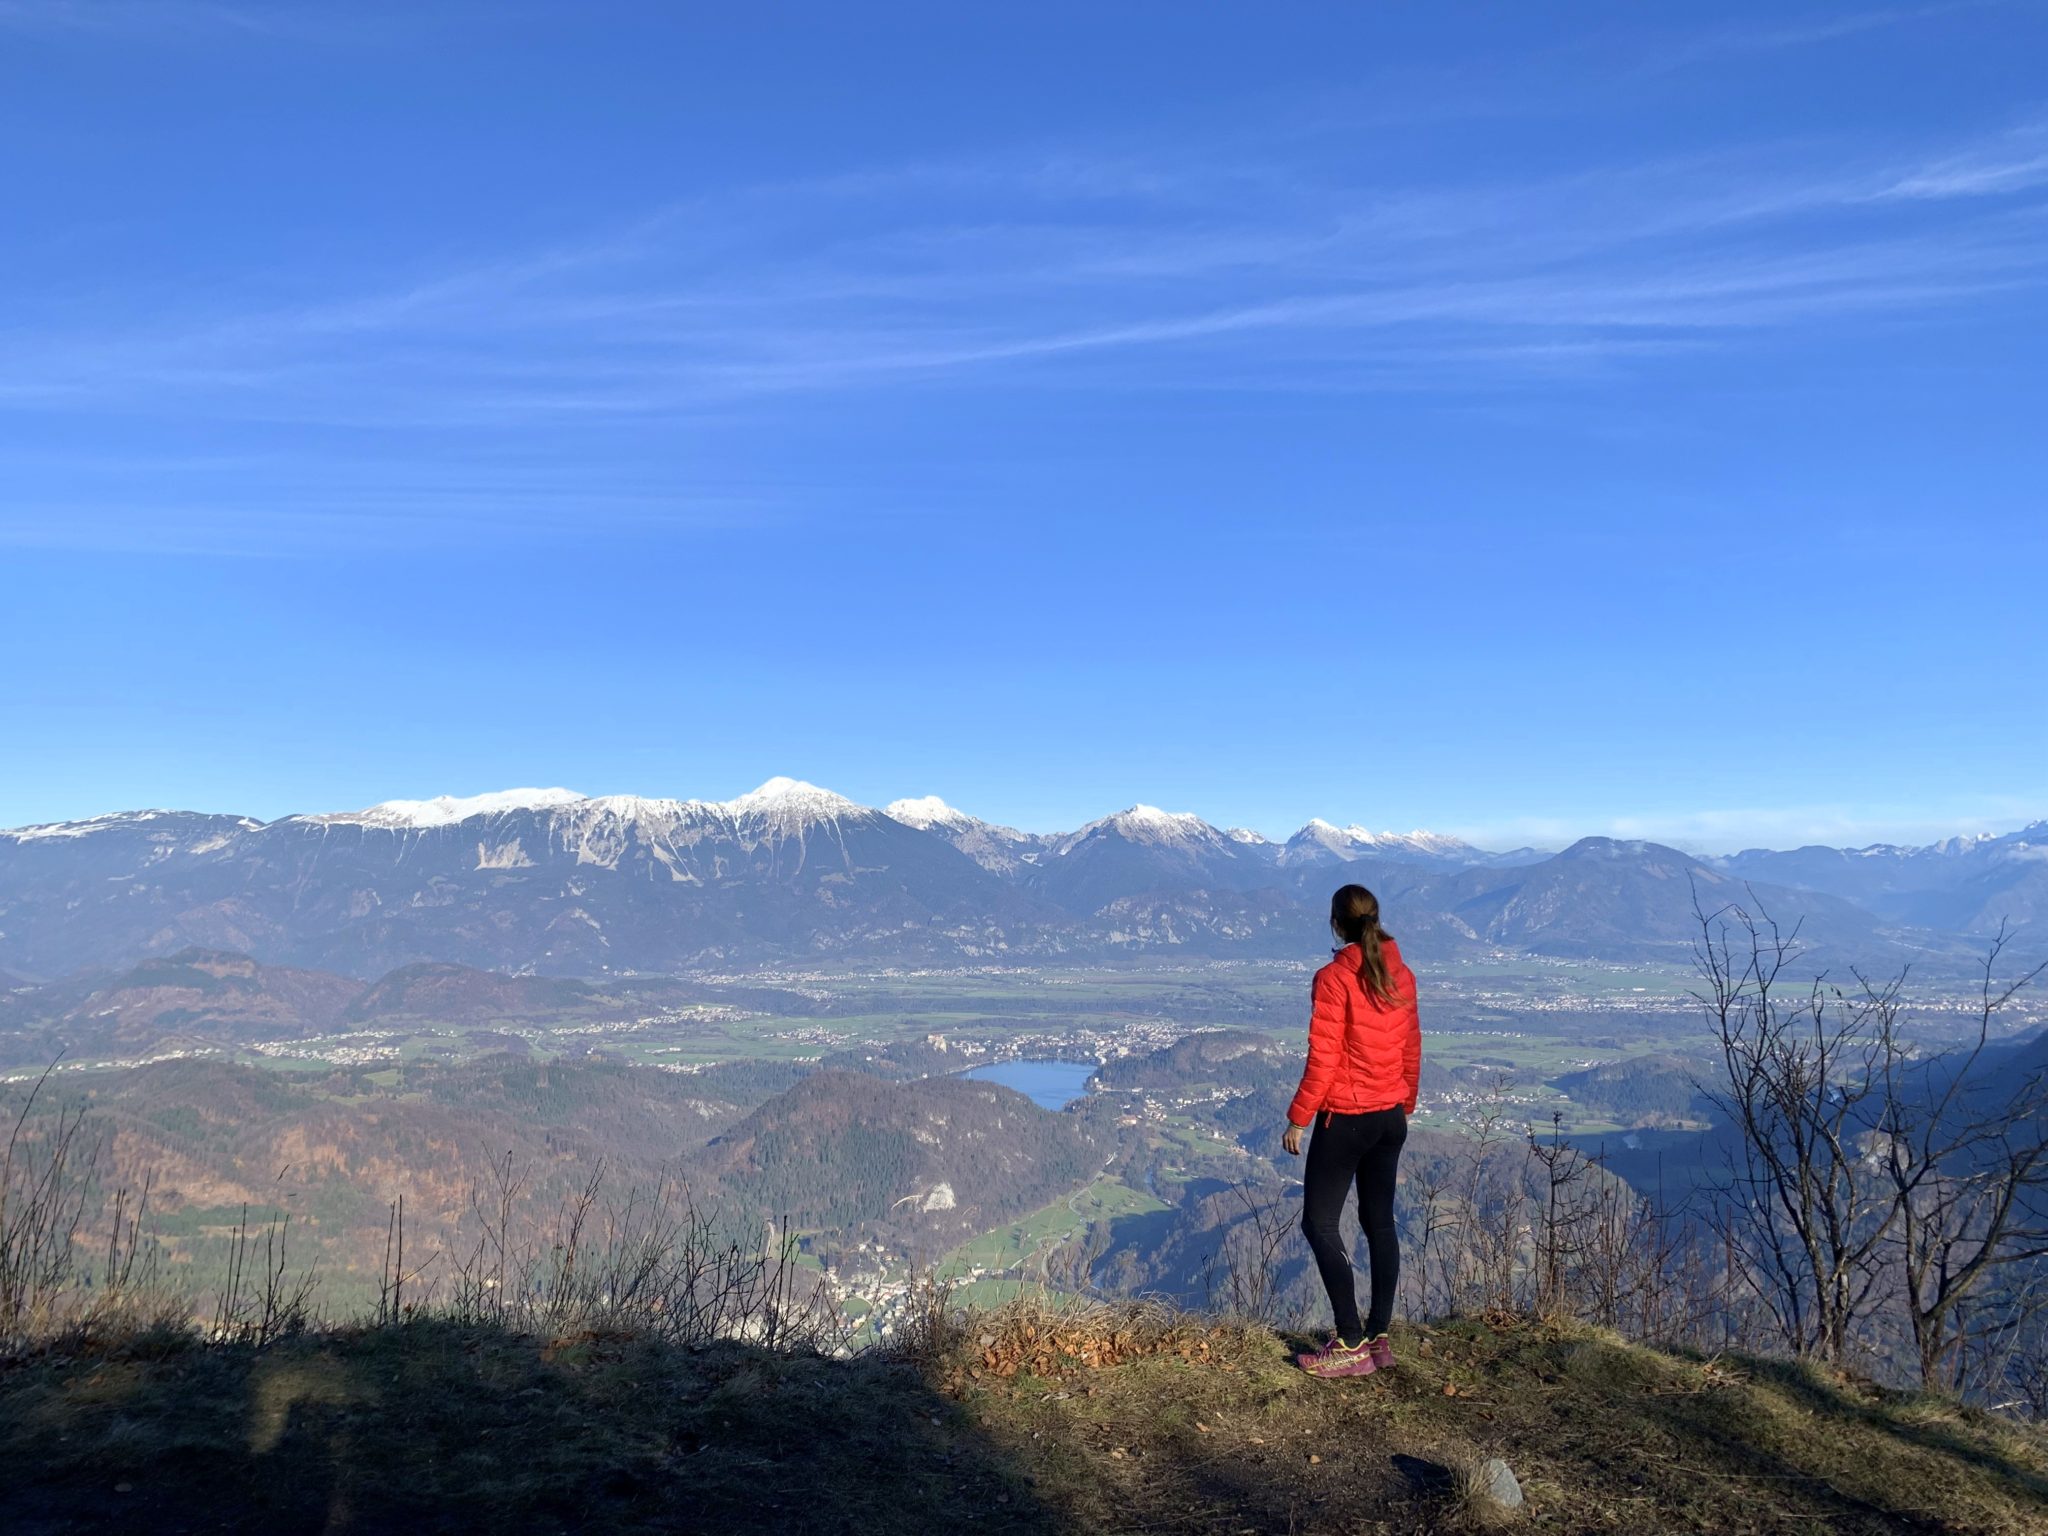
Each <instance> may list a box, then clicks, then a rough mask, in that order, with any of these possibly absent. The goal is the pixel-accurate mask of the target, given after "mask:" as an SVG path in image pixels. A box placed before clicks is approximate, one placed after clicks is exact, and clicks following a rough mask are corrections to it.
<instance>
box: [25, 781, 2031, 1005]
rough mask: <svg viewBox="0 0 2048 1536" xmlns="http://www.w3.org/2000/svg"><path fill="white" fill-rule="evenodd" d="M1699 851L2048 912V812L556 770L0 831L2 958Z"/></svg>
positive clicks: (292, 944)
mask: <svg viewBox="0 0 2048 1536" xmlns="http://www.w3.org/2000/svg"><path fill="white" fill-rule="evenodd" d="M1353 866H1356V872H1355V873H1354V870H1353ZM1681 876H1683V878H1681ZM1707 877H1713V878H1716V879H1719V880H1721V881H1723V882H1729V883H1731V887H1732V886H1742V885H1745V884H1747V885H1754V887H1755V888H1756V889H1757V890H1758V891H1759V892H1764V893H1775V894H1771V898H1770V899H1771V902H1772V910H1773V911H1803V912H1806V913H1807V914H1808V915H1809V916H1811V917H1812V918H1813V919H1814V920H1815V922H1814V924H1813V926H1812V927H1811V928H1810V929H1809V931H1811V932H1826V933H1828V934H1830V935H1832V937H1833V941H1834V942H1835V943H1837V944H1839V945H1841V946H1842V947H1843V951H1844V953H1850V952H1852V950H1851V946H1855V945H1862V946H1865V948H1866V950H1867V951H1868V952H1870V953H1872V954H1876V955H1880V956H1881V955H1882V954H1883V953H1885V950H1884V946H1886V945H1888V944H1890V945H1896V946H1899V952H1901V953H1903V952H1906V951H1911V952H1912V953H1915V954H1919V955H1923V956H1924V955H1937V956H1938V955H1945V954H1949V953H1952V952H1955V953H1966V952H1967V946H1964V948H1963V949H1961V950H1958V949H1957V948H1956V944H1955V942H1954V941H1953V940H1948V939H1943V938H1942V936H1941V931H1945V932H1947V933H1949V934H1955V933H1959V932H1963V933H1982V932H1985V931H1988V930H1989V929H1991V928H1994V927H1995V926H1996V924H1997V923H1998V921H2000V920H2001V919H2008V920H2010V921H2012V922H2014V923H2019V924H2024V923H2028V922H2048V823H2037V824H2035V825H2034V826H2031V827H2027V828H2023V829H2021V830H2020V831H2018V832H2013V833H2008V834H2004V835H2001V836H1996V837H1974V838H1965V839H1951V840H1949V841H1947V842H1944V843H1940V844H1935V845H1930V846H1929V847H1926V848H1917V849H1916V848H1893V847H1873V848H1864V849H1814V848H1808V849H1797V850H1793V851H1791V852H1788V853H1776V852H1771V851H1767V850H1752V851H1750V852H1746V853H1743V854H1738V855H1734V856H1731V857H1729V858H1726V859H1716V860H1708V861H1697V860H1691V859H1688V858H1687V857H1686V856H1685V855H1683V854H1679V853H1675V852H1674V851H1672V850H1670V849H1666V848H1660V847H1658V846H1657V845H1654V844H1641V843H1619V842H1613V841H1611V840H1607V839H1589V840H1586V841H1584V842H1581V843H1579V844H1576V845H1574V846H1573V847H1572V848H1570V849H1567V850H1566V851H1565V852H1564V853H1562V854H1556V855H1551V854H1541V853H1535V852H1532V851H1530V850H1520V851H1518V852H1516V853H1512V854H1495V853H1488V852H1486V851H1484V850H1481V849H1477V848H1473V847H1471V846H1469V845H1467V844H1465V843H1463V842H1460V841H1459V840H1457V839H1455V838H1448V837H1442V836H1438V835H1434V834H1429V833H1409V834H1392V833H1375V832H1372V831H1370V830H1368V829H1367V828H1365V827H1362V826H1355V825H1354V826H1342V827H1340V826H1337V825H1335V824H1333V823H1330V822H1326V821H1321V820H1317V821H1312V822H1311V823H1309V825H1308V826H1306V827H1304V828H1303V829H1302V830H1301V831H1299V832H1297V833H1296V834H1295V835H1294V836H1293V837H1291V838H1289V839H1288V840H1287V841H1286V842H1285V844H1280V843H1275V842H1273V841H1271V840H1269V839H1267V838H1265V837H1263V836H1262V835H1260V834H1259V833H1257V832H1253V831H1249V830H1247V829H1244V828H1233V829H1231V830H1229V831H1223V830H1220V829H1219V828H1217V827H1215V826H1214V825H1212V824H1210V823H1209V822H1207V821H1205V820H1204V819H1203V818H1201V817H1200V816H1197V815H1194V814H1191V813H1187V812H1169V811H1164V810H1161V809H1159V808H1157V807H1155V806H1149V805H1133V806H1130V807H1128V808H1127V809H1125V810H1122V811H1118V812H1116V813H1115V814H1113V815H1110V816H1105V817H1102V818H1100V819H1099V820H1096V821H1092V822H1089V823H1088V824H1087V825H1086V826H1083V827H1080V828H1078V829H1076V830H1075V831H1073V832H1068V833H1063V834H1052V835H1041V834H1035V833H1029V832H1022V831H1019V830H1017V829H1016V828H1014V827H1005V826H1000V825H997V824H994V823H990V822H986V821H983V820H981V819H979V818H977V817H974V816H972V815H969V814H967V813H966V812H963V811H960V810H957V809H956V808H954V807H952V806H950V805H948V804H946V803H945V802H944V801H943V800H940V799H938V798H937V797H935V796H924V797H921V798H917V799H906V800H897V801H894V802H891V803H890V805H889V806H888V807H887V809H886V810H878V809H875V808H873V807H870V806H866V805H862V804H859V803H857V802H855V801H853V800H850V799H848V798H846V797H845V796H843V795H839V794H835V793H833V792H832V791H830V790H827V789H822V788H820V787H818V786H817V785H814V784H808V783H805V782H803V781H801V780H798V779H790V778H775V779H770V780H769V781H767V782H766V783H765V784H762V785H760V786H759V787H758V788H756V789H752V790H749V791H748V792H746V793H744V794H741V795H737V796H735V797H733V798H731V799H726V800H712V799H664V798H652V797H644V796H638V795H598V796H583V795H579V794H577V793H575V792H573V791H571V790H567V789H561V788H553V789H517V790H501V791H496V792H493V793H487V794H478V795H468V796H452V795H443V796H437V797H434V798H430V799H423V800H386V801H383V802H381V803H379V804H377V805H373V806H370V807H367V808H365V809H363V810H357V811H340V812H328V813H323V814H310V815H295V816H287V817H283V818H281V819H279V820H276V821H271V822H262V821H257V820H254V819H252V818H249V817H246V816H232V815H204V814H199V813H194V812H186V811H168V810H149V811H130V812H121V813H116V814H111V815H106V816H97V817H92V818H88V819H86V820H82V821H74V822H62V823H52V824H45V825H40V826H33V827H23V828H19V829H17V830H15V831H11V832H0V973H5V974H10V975H14V976H17V977H25V978H27V979H28V980H29V981H35V980H38V979H41V980H48V979H51V978H54V977H56V976H60V975H64V974H67V973H70V972H73V971H77V970H79V969H80V968H82V967H93V966H120V965H132V964H133V963H135V962H136V961H137V960H139V959H143V958H146V957H149V956H152V955H167V954H172V953H176V952H179V951H181V950H184V949H186V948H188V947H192V946H198V947H200V948H204V949H209V950H217V951H222V952H232V953H236V954H242V955H248V956H252V957H254V958H255V959H256V960H257V961H259V962H260V963H263V964H267V965H280V966H302V967H317V968H321V969H326V970H334V971H345V972H349V973H352V974H355V975H358V976H371V975H378V974H382V973H384V972H386V971H389V970H393V969H395V968H397V967H400V966H404V965H409V964H414V963H418V962H446V963H454V964H461V965H470V966H477V967H482V968H488V969H494V970H502V971H540V972H547V973H553V974H582V975H595V974H601V973H604V972H607V971H610V972H617V971H622V970H623V971H661V970H675V969H680V968H689V967H699V966H717V967H721V968H724V967H732V966H753V965H760V964H769V963H783V962H787V961H789V960H792V959H806V958H810V959H817V960H829V961H832V962H834V963H837V962H838V961H840V960H848V961H856V960H857V961H859V962H863V963H873V962H876V961H890V962H894V961H915V962H918V963H929V962H934V961H939V962H945V963H957V962H960V961H972V960H977V959H991V958H1004V959H1029V958H1033V957H1038V958H1050V957H1054V956H1060V955H1067V956H1075V957H1082V956H1095V957H1098V958H1099V957H1102V956H1104V955H1107V954H1113V953H1133V952H1136V953H1143V952H1154V951H1166V952H1171V951H1179V952H1183V953H1196V954H1226V955H1253V954H1274V955H1300V954H1310V955H1313V954H1314V953H1316V952H1317V951H1318V949H1319V948H1320V947H1321V946H1322V945H1323V943H1324V936H1323V932H1322V928H1323V924H1322V916H1323V912H1324V910H1325V909H1324V905H1323V904H1324V902H1325V901H1326V900H1327V897H1328V892H1329V885H1330V881H1331V880H1332V879H1333V878H1346V879H1349V878H1362V879H1364V880H1366V882H1367V883H1369V884H1371V885H1373V886H1374V888H1375V889H1377V890H1379V891H1380V892H1381V894H1382V896H1383V897H1386V898H1388V899H1389V906H1388V912H1389V918H1390V924H1391V925H1392V926H1394V927H1396V929H1397V931H1399V932H1400V933H1401V934H1402V935H1403V937H1404V938H1410V939H1416V940H1420V941H1422V942H1423V944H1424V945H1425V950H1424V951H1423V952H1422V953H1424V954H1426V952H1427V947H1428V946H1435V947H1436V948H1437V949H1438V950H1440V951H1441V952H1443V953H1450V952H1454V951H1456V950H1457V949H1458V948H1459V947H1460V946H1491V945H1506V946H1510V947H1526V948H1538V947H1540V948H1542V949H1544V950H1545V951H1546V952H1548V953H1552V954H1560V955H1564V954H1574V953H1583V954H1586V955H1597V956H1600V957H1603V958H1628V957H1630V956H1639V957H1643V958H1649V957H1653V956H1654V957H1655V958H1658V959H1659V960H1669V959H1671V958H1672V954H1671V948H1672V946H1673V944H1674V943H1675V942H1676V940H1675V938H1674V935H1676V934H1678V933H1680V932H1682V931H1683V929H1684V928H1685V925H1686V924H1687V923H1689V922H1690V921H1691V910H1690V906H1689V900H1681V898H1684V897H1686V893H1687V891H1688V890H1689V888H1690V887H1691V885H1692V884H1694V883H1697V882H1701V881H1703V880H1705V879H1706V878H1707ZM1807 893H1820V894H1818V895H1815V894H1807ZM1829 896H1835V897H1840V898H1842V899H1841V900H1839V901H1829V900H1827V899H1826V898H1827V897H1829ZM1674 902H1675V903H1677V905H1675V906H1674V905H1673V903H1674ZM1850 903H1854V906H1853V907H1852V906H1851V905H1850ZM1667 908H1669V910H1666V909H1667ZM1859 914H1860V915H1859ZM1902 924H1909V925H1913V926H1912V929H1911V931H1910V933H1909V932H1908V930H1906V929H1904V928H1902V927H1900V926H1899V925H1902ZM1935 930H1939V931H1935ZM1679 958H1681V959H1682V956H1680V957H1679Z"/></svg>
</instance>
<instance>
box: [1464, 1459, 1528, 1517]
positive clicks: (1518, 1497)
mask: <svg viewBox="0 0 2048 1536" xmlns="http://www.w3.org/2000/svg"><path fill="white" fill-rule="evenodd" d="M1472 1494H1473V1496H1474V1497H1475V1498H1479V1499H1484V1500H1485V1501H1486V1502H1487V1503H1489V1504H1492V1505H1495V1506H1497V1507H1498V1508H1501V1509H1520V1508H1521V1507H1522V1485H1521V1484H1520V1483H1518V1482H1516V1481H1515V1474H1514V1473H1513V1472H1511V1471H1509V1470H1508V1464H1507V1463H1506V1462H1504V1461H1502V1460H1501V1459H1500V1458H1499V1457H1498V1456H1489V1457H1487V1458H1486V1460H1484V1461H1482V1462H1481V1463H1479V1469H1478V1470H1477V1471H1476V1472H1474V1473H1473V1474H1472Z"/></svg>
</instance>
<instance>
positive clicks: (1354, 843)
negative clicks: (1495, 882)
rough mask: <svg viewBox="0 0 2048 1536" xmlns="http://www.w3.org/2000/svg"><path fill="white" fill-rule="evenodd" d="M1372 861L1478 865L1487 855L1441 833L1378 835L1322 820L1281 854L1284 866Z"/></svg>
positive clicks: (1312, 823) (1356, 826) (1289, 841)
mask: <svg viewBox="0 0 2048 1536" xmlns="http://www.w3.org/2000/svg"><path fill="white" fill-rule="evenodd" d="M1371 857H1378V858H1388V859H1422V860H1427V861H1429V862H1433V863H1454V864H1474V863H1483V862H1485V860H1486V858H1487V855H1485V854H1483V853H1481V852H1480V851H1479V850H1478V849H1476V848H1474V847H1473V846H1472V845H1471V844H1470V843H1466V842H1462V841H1460V840H1459V839H1457V838H1455V837H1446V836H1444V835H1443V834H1442V833H1440V832H1426V831H1422V830H1420V829H1418V830H1416V831H1414V832H1375V831H1373V830H1372V829H1371V828H1370V827H1365V826H1361V825H1359V824H1358V823H1356V822H1353V823H1352V824H1351V825H1350V826H1346V827H1340V826H1338V825H1336V823H1334V822H1328V821H1324V820H1323V819H1322V818H1321V817H1320V816H1318V817H1316V818H1314V819H1313V820H1312V821H1310V822H1309V824H1308V825H1307V826H1305V827H1303V828H1302V829H1301V830H1300V831H1299V832H1297V833H1295V834H1294V836H1292V837H1290V838H1289V839H1287V846H1286V847H1285V848H1284V849H1282V850H1281V862H1282V863H1284V864H1328V863H1339V864H1342V863H1349V862H1350V861H1351V860H1353V859H1363V858H1371Z"/></svg>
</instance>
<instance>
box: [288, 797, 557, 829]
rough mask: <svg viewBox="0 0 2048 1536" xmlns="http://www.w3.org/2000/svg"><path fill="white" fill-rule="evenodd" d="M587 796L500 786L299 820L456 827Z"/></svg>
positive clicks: (383, 802) (386, 802)
mask: <svg viewBox="0 0 2048 1536" xmlns="http://www.w3.org/2000/svg"><path fill="white" fill-rule="evenodd" d="M582 799H583V796H582V795H579V794H577V793H576V791H575V790H573V789H500V790H496V791H494V792H492V793H490V794H485V795H436V796H435V797H434V798H433V799H431V800H385V801H381V802H379V803H378V804H376V805H373V806H370V807H369V808H368V809H366V810H360V811H334V812H331V813H329V814H327V815H324V816H300V817H295V818H293V819H294V820H298V821H310V822H316V823H319V824H321V825H324V826H358V827H452V826H454V825H455V824H456V823H458V822H464V821H467V820H469V819H470V817H472V816H496V815H499V814H501V813H503V812H505V811H536V810H544V809H549V808H552V807H554V806H558V805H574V804H575V803H577V802H578V801H580V800H582Z"/></svg>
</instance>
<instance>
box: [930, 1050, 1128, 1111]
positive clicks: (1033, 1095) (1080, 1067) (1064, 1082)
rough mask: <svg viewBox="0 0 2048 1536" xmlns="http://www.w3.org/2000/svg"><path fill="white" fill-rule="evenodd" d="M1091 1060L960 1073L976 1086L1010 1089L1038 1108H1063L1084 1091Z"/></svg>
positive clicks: (995, 1065)
mask: <svg viewBox="0 0 2048 1536" xmlns="http://www.w3.org/2000/svg"><path fill="white" fill-rule="evenodd" d="M1094 1071H1095V1063H1094V1062H1092V1061H996V1062H991V1063H989V1065H987V1066H985V1067H976V1068H974V1070H973V1071H971V1072H963V1073H961V1074H960V1075H961V1076H962V1077H971V1078H973V1079H974V1080H975V1081H976V1082H979V1083H1001V1084H1002V1085H1003V1086H1004V1087H1005V1088H1014V1089H1016V1090H1017V1091H1018V1092H1019V1093H1021V1094H1023V1095H1024V1097H1025V1098H1027V1099H1029V1100H1030V1101H1031V1102H1032V1103H1034V1104H1036V1105H1037V1106H1038V1107H1039V1108H1041V1109H1065V1108H1066V1107H1067V1106H1068V1105H1069V1104H1071V1103H1073V1102H1074V1100H1076V1099H1078V1098H1080V1097H1081V1096H1082V1095H1083V1094H1085V1093H1086V1092H1087V1091H1088V1078H1089V1076H1090V1075H1091V1074H1092V1073H1093V1072H1094Z"/></svg>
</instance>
